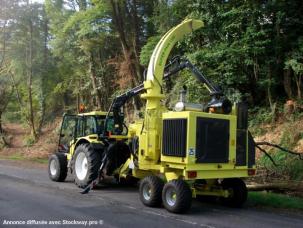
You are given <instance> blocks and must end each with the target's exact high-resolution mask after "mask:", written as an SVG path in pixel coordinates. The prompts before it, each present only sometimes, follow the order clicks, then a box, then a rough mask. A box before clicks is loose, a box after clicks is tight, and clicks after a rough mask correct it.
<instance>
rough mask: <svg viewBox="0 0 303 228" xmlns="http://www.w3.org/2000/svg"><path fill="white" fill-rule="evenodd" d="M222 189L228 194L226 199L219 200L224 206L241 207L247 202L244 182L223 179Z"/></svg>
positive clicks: (235, 179) (234, 179) (237, 179)
mask: <svg viewBox="0 0 303 228" xmlns="http://www.w3.org/2000/svg"><path fill="white" fill-rule="evenodd" d="M222 188H223V189H224V190H228V191H229V192H230V196H229V197H228V198H224V197H222V198H221V201H222V203H223V204H224V205H226V206H230V207H242V206H243V204H244V203H245V202H246V200H247V188H246V185H245V183H244V181H243V180H242V179H240V178H231V179H224V180H223V181H222Z"/></svg>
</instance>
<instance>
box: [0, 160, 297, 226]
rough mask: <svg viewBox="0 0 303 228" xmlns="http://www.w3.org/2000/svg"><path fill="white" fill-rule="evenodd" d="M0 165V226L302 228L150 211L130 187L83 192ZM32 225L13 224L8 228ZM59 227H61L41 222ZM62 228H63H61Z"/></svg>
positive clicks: (231, 215) (279, 219) (256, 218)
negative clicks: (83, 193) (52, 223)
mask: <svg viewBox="0 0 303 228" xmlns="http://www.w3.org/2000/svg"><path fill="white" fill-rule="evenodd" d="M7 163H8V162H6V161H4V160H0V192H1V194H0V227H84V225H81V224H79V225H78V224H75V223H80V222H83V223H84V224H85V222H86V227H89V222H90V223H91V224H90V227H143V228H148V227H161V228H162V227H165V228H169V227H174V228H177V227H182V228H183V227H205V228H206V227H241V228H242V227H245V228H247V227H258V228H261V227H275V228H277V227H283V228H286V227H287V228H288V227H302V226H303V215H298V214H289V213H288V214H283V213H280V212H279V213H278V212H270V211H269V210H260V209H255V208H244V209H231V208H226V207H222V206H220V205H211V204H205V203H200V202H197V201H194V202H193V206H192V209H191V211H190V212H189V213H188V214H186V215H175V214H171V213H168V212H167V211H166V210H165V209H163V208H148V207H145V206H143V205H142V204H141V202H140V201H139V199H138V192H137V191H138V190H137V189H136V188H130V187H128V188H127V187H118V186H111V187H101V188H99V189H97V190H94V191H92V192H90V193H89V194H87V195H82V194H80V193H79V189H78V188H77V187H75V185H74V184H73V183H72V181H71V179H70V178H68V180H67V181H66V182H65V183H55V182H51V181H49V179H48V175H47V171H46V169H45V168H37V167H36V168H26V167H21V166H16V165H14V164H11V163H9V164H7ZM15 222H19V223H20V224H21V223H28V225H26V224H25V225H22V224H21V225H12V224H10V225H9V224H8V223H15ZM50 222H54V223H55V222H58V223H59V224H57V225H43V223H50ZM60 223H61V225H60Z"/></svg>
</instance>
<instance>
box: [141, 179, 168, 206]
mask: <svg viewBox="0 0 303 228" xmlns="http://www.w3.org/2000/svg"><path fill="white" fill-rule="evenodd" d="M163 185H164V183H163V181H162V180H161V179H160V178H159V177H157V176H147V177H145V178H144V179H143V180H141V181H140V189H139V194H140V200H141V202H142V203H143V204H144V205H146V206H148V207H157V206H160V205H161V203H162V199H161V193H162V189H163Z"/></svg>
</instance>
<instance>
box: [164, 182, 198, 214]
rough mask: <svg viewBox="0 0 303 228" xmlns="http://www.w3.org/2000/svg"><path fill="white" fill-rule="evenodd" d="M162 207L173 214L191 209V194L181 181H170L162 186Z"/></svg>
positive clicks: (185, 184) (186, 185)
mask: <svg viewBox="0 0 303 228" xmlns="http://www.w3.org/2000/svg"><path fill="white" fill-rule="evenodd" d="M162 201H163V205H164V207H165V208H166V209H167V210H168V211H170V212H173V213H185V212H187V211H188V210H189V209H190V207H191V202H192V192H191V189H190V187H189V186H188V184H187V183H186V182H185V181H183V180H172V181H169V182H168V183H166V184H165V185H164V188H163V191H162Z"/></svg>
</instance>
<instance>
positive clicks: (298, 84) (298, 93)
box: [294, 73, 302, 101]
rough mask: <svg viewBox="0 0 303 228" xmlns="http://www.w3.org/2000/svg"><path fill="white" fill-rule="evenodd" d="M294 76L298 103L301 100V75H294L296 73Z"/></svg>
mask: <svg viewBox="0 0 303 228" xmlns="http://www.w3.org/2000/svg"><path fill="white" fill-rule="evenodd" d="M294 75H295V79H296V85H297V98H298V100H299V101H300V100H301V98H302V93H301V85H302V79H301V77H302V75H300V74H296V73H294Z"/></svg>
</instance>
